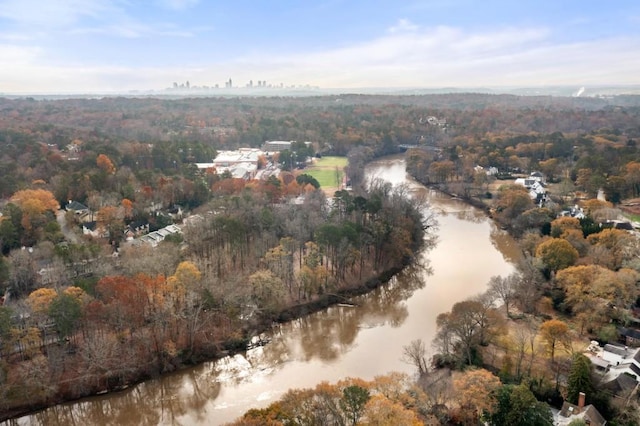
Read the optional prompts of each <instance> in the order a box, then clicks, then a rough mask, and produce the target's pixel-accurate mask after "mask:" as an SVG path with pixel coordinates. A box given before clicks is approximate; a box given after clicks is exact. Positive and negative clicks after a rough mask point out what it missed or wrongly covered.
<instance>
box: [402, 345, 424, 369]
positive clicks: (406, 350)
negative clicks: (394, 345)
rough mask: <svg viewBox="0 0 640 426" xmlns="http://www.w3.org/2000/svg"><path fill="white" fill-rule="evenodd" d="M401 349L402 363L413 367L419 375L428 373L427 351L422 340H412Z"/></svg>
mask: <svg viewBox="0 0 640 426" xmlns="http://www.w3.org/2000/svg"><path fill="white" fill-rule="evenodd" d="M402 349H403V351H402V360H403V361H404V362H406V363H408V364H413V365H415V366H416V367H417V368H418V373H420V375H423V374H425V373H426V372H427V371H428V367H427V359H426V353H427V350H426V348H425V345H424V342H423V341H422V339H416V340H412V341H411V343H409V344H408V345H406V346H403V347H402Z"/></svg>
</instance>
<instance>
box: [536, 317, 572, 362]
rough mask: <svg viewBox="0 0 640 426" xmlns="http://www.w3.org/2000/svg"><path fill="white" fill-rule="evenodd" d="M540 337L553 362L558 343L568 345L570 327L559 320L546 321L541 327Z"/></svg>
mask: <svg viewBox="0 0 640 426" xmlns="http://www.w3.org/2000/svg"><path fill="white" fill-rule="evenodd" d="M540 337H542V339H543V340H544V341H545V343H546V345H547V348H548V350H549V354H550V356H551V361H553V360H554V355H555V352H556V346H557V345H558V343H565V344H566V343H568V338H569V327H568V326H567V324H566V323H565V322H563V321H560V320H557V319H551V320H548V321H545V322H543V323H542V325H541V326H540Z"/></svg>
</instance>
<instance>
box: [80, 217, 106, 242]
mask: <svg viewBox="0 0 640 426" xmlns="http://www.w3.org/2000/svg"><path fill="white" fill-rule="evenodd" d="M82 235H89V236H91V237H94V238H103V237H106V236H108V235H107V234H106V232H105V230H104V229H103V228H102V227H98V223H97V222H96V221H95V220H91V221H89V222H84V223H83V224H82Z"/></svg>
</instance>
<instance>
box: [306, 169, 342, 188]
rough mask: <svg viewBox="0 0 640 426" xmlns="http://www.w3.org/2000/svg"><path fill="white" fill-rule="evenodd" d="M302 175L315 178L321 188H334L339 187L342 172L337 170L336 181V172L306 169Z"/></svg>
mask: <svg viewBox="0 0 640 426" xmlns="http://www.w3.org/2000/svg"><path fill="white" fill-rule="evenodd" d="M304 173H306V174H308V175H311V176H313V177H314V178H316V180H317V181H318V183H319V184H320V187H321V188H325V189H326V188H334V187H338V186H340V182H341V181H342V176H343V175H344V172H343V171H342V170H340V169H338V175H339V176H338V179H339V180H338V179H336V171H335V169H334V170H328V169H315V170H313V169H306V170H305V171H304Z"/></svg>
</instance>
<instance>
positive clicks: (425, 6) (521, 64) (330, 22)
mask: <svg viewBox="0 0 640 426" xmlns="http://www.w3.org/2000/svg"><path fill="white" fill-rule="evenodd" d="M229 79H231V80H232V82H233V86H234V87H245V86H246V85H247V84H248V83H249V82H250V81H253V84H254V86H255V85H257V82H258V81H266V82H267V84H268V85H269V84H270V85H276V86H279V85H280V84H282V85H284V86H293V85H295V86H301V85H310V86H313V87H320V88H326V89H332V88H337V89H353V88H372V87H379V88H382V87H384V88H442V87H456V88H474V87H546V86H557V85H569V86H576V87H581V86H587V87H589V86H597V85H637V84H640V2H638V1H637V0H616V1H612V2H603V1H602V0H597V1H596V0H565V1H563V0H537V1H527V0H522V1H520V0H484V1H479V0H422V1H418V0H315V1H313V0H299V1H293V0H253V1H249V0H234V1H227V0H0V94H2V93H4V94H13V93H43V94H46V93H112V92H115V93H125V92H127V91H131V90H141V91H145V90H163V89H165V88H168V87H171V86H172V85H173V83H174V82H176V83H178V84H184V83H186V82H187V81H188V82H189V83H190V85H191V86H192V87H193V86H209V87H215V85H219V86H220V87H224V86H225V82H226V81H228V80H229Z"/></svg>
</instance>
